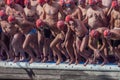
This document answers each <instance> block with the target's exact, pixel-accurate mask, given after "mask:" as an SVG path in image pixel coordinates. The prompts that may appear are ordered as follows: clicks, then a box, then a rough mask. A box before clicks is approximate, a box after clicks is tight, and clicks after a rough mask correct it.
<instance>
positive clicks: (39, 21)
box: [36, 19, 44, 28]
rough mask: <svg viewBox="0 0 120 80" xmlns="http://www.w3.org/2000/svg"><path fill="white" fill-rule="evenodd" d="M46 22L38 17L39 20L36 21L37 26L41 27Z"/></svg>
mask: <svg viewBox="0 0 120 80" xmlns="http://www.w3.org/2000/svg"><path fill="white" fill-rule="evenodd" d="M43 24H44V22H43V21H42V20H41V19H38V20H37V21H36V27H37V28H39V27H40V26H41V25H43Z"/></svg>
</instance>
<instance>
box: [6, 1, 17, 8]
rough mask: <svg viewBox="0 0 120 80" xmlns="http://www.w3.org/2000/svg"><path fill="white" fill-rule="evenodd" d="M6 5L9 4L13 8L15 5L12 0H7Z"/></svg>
mask: <svg viewBox="0 0 120 80" xmlns="http://www.w3.org/2000/svg"><path fill="white" fill-rule="evenodd" d="M7 5H8V6H10V7H11V8H13V7H14V5H15V2H14V0H7Z"/></svg>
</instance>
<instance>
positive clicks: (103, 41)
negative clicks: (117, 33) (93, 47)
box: [99, 38, 106, 51]
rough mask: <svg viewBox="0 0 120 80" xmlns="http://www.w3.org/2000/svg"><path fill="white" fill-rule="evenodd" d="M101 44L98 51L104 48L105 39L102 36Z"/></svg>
mask: <svg viewBox="0 0 120 80" xmlns="http://www.w3.org/2000/svg"><path fill="white" fill-rule="evenodd" d="M102 44H103V45H102V46H101V48H100V49H99V50H100V51H102V50H103V49H104V48H105V44H106V41H105V39H104V38H102Z"/></svg>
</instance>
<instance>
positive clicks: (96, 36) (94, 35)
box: [90, 30, 100, 38]
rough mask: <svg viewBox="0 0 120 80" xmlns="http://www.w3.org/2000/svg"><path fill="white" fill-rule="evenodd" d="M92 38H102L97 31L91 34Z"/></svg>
mask: <svg viewBox="0 0 120 80" xmlns="http://www.w3.org/2000/svg"><path fill="white" fill-rule="evenodd" d="M90 36H91V37H92V38H98V37H99V36H100V34H99V32H98V31H97V30H92V31H91V32H90Z"/></svg>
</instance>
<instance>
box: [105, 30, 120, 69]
mask: <svg viewBox="0 0 120 80" xmlns="http://www.w3.org/2000/svg"><path fill="white" fill-rule="evenodd" d="M103 34H104V37H105V38H106V39H107V42H108V43H109V46H110V47H111V50H112V51H113V52H114V53H115V56H116V57H117V58H118V66H119V67H120V29H111V30H105V31H104V33H103ZM110 40H113V45H112V44H111V42H110Z"/></svg>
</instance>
